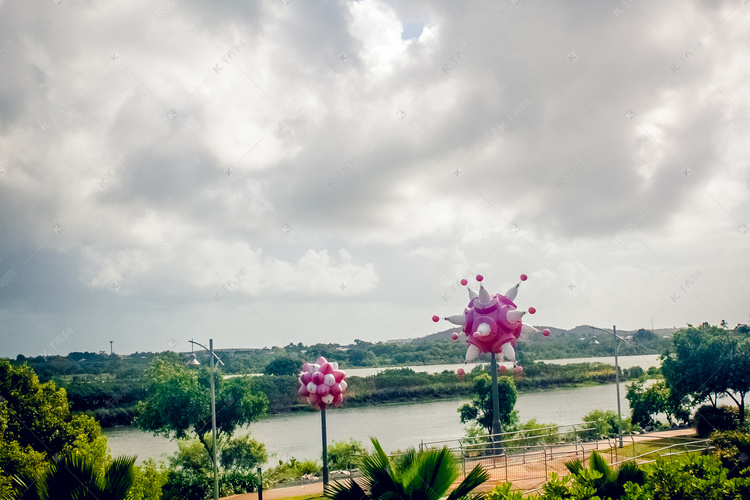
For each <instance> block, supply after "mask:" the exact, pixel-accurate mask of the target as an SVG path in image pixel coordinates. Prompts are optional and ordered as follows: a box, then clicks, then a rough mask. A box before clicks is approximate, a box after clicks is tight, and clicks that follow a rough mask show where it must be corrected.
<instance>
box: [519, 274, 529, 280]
mask: <svg viewBox="0 0 750 500" xmlns="http://www.w3.org/2000/svg"><path fill="white" fill-rule="evenodd" d="M527 279H529V277H528V276H526V275H525V274H522V275H521V281H526V280H527Z"/></svg>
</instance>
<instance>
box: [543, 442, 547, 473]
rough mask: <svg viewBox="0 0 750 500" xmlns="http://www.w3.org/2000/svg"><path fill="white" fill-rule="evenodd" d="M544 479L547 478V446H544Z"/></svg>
mask: <svg viewBox="0 0 750 500" xmlns="http://www.w3.org/2000/svg"><path fill="white" fill-rule="evenodd" d="M543 449H544V479H547V447H546V446H545V447H544V448H543Z"/></svg>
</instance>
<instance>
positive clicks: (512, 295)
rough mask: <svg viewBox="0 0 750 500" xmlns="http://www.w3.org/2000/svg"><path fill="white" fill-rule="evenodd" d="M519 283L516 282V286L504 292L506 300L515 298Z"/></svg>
mask: <svg viewBox="0 0 750 500" xmlns="http://www.w3.org/2000/svg"><path fill="white" fill-rule="evenodd" d="M520 285H521V283H516V286H514V287H513V288H511V289H510V290H508V291H507V292H505V296H506V297H507V299H508V300H516V295H518V287H519V286H520Z"/></svg>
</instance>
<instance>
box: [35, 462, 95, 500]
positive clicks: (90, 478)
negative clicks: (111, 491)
mask: <svg viewBox="0 0 750 500" xmlns="http://www.w3.org/2000/svg"><path fill="white" fill-rule="evenodd" d="M97 480H98V477H97V474H96V470H95V469H94V464H93V463H92V462H91V461H89V460H86V459H85V457H84V456H83V455H81V454H79V453H71V454H67V455H64V456H63V457H62V459H61V460H60V461H59V462H57V463H55V462H52V463H50V464H49V465H48V466H47V470H46V471H45V472H44V473H43V474H42V476H41V477H40V478H39V496H40V498H41V500H53V499H57V498H87V497H89V495H91V494H92V493H93V494H96V493H98V489H99V488H98V486H99V484H98V481H97ZM92 489H93V490H94V491H93V492H91V491H90V490H92Z"/></svg>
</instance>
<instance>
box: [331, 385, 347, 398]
mask: <svg viewBox="0 0 750 500" xmlns="http://www.w3.org/2000/svg"><path fill="white" fill-rule="evenodd" d="M342 392H344V390H343V389H342V388H341V384H333V385H332V386H331V394H333V395H334V396H335V395H336V394H341V393H342Z"/></svg>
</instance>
